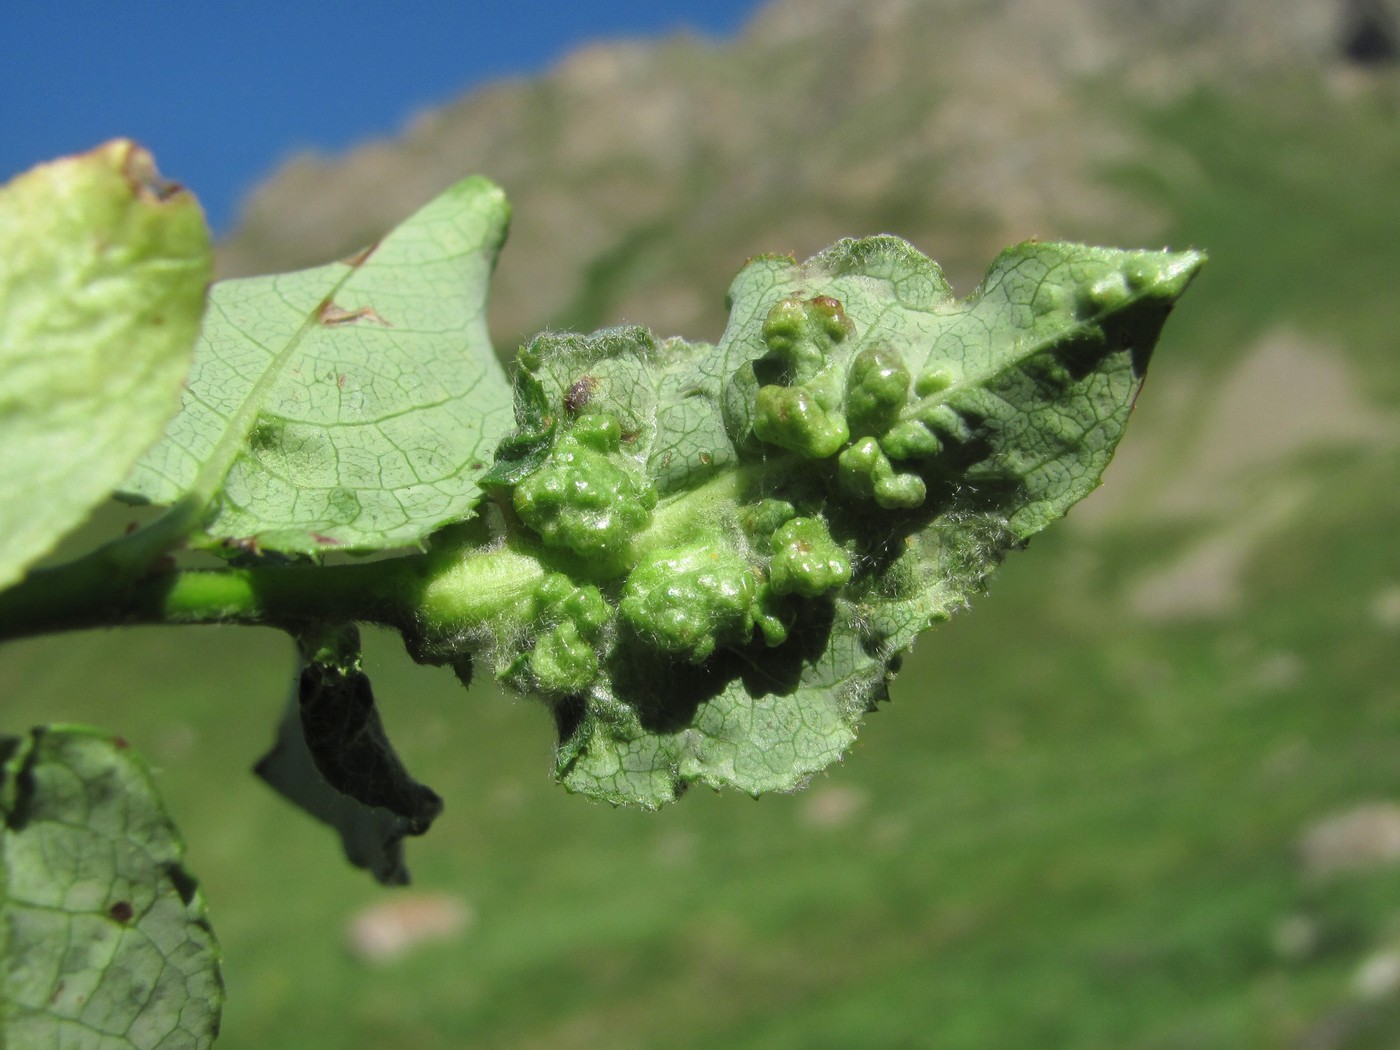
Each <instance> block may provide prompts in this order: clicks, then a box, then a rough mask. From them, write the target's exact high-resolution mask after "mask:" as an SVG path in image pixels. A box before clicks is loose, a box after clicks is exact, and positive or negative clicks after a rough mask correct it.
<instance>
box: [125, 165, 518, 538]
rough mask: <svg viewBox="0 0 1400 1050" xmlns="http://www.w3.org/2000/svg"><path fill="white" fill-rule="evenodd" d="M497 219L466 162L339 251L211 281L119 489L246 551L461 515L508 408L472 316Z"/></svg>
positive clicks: (385, 531)
mask: <svg viewBox="0 0 1400 1050" xmlns="http://www.w3.org/2000/svg"><path fill="white" fill-rule="evenodd" d="M508 217H509V209H508V208H507V206H506V203H505V198H504V196H503V195H502V193H501V191H500V190H499V189H498V188H497V187H495V186H493V185H492V184H491V183H489V182H487V181H486V180H485V179H480V178H470V179H466V180H464V181H462V182H460V183H458V184H457V185H455V186H453V187H452V188H451V189H449V190H448V191H447V192H445V193H443V194H442V195H441V196H439V197H438V198H437V199H435V200H434V201H432V202H430V203H429V204H428V205H427V206H425V207H424V208H423V209H422V210H420V211H419V212H417V213H416V214H415V215H413V216H411V217H410V218H409V219H407V220H406V221H405V222H404V223H403V224H402V225H400V226H399V227H398V228H396V229H395V230H394V231H392V232H391V233H390V234H389V235H388V236H386V237H385V238H384V239H383V240H381V241H380V242H379V243H378V244H375V245H373V246H371V247H370V248H368V249H366V250H365V251H362V252H360V253H358V254H357V255H355V256H354V257H353V258H351V259H348V260H346V261H344V262H339V263H333V264H331V265H328V266H322V267H318V268H316V269H312V270H303V271H300V272H298V273H291V274H283V275H280V276H273V277H256V278H248V279H244V280H234V281H224V282H221V283H220V284H218V285H216V286H215V287H214V289H213V291H212V292H211V295H210V307H209V316H208V318H207V320H206V323H205V326H204V330H203V333H202V335H201V338H200V341H199V346H198V349H197V351H196V355H195V364H194V369H193V372H192V374H191V377H190V383H189V387H188V389H187V391H186V393H185V396H184V401H183V404H182V407H181V411H180V414H179V416H177V417H176V418H175V420H174V421H173V422H172V423H171V424H170V426H169V428H168V429H167V430H166V434H165V438H164V440H162V441H161V442H160V443H159V444H158V445H157V446H155V447H154V448H153V449H151V450H150V452H149V453H148V454H147V455H145V456H144V457H143V458H142V459H141V462H140V463H139V464H138V466H137V468H136V470H135V471H134V472H133V473H132V475H131V476H130V478H129V479H128V480H127V482H126V485H125V488H126V490H127V494H128V495H129V496H130V497H132V498H136V499H143V500H146V501H149V502H152V503H175V502H176V501H185V502H187V503H192V504H194V505H196V506H197V507H198V508H202V509H204V511H205V514H204V519H203V524H202V533H203V537H204V539H205V540H206V542H211V543H218V542H226V543H231V544H236V545H237V546H238V547H240V548H243V549H247V548H249V547H256V548H258V549H263V550H277V551H288V552H302V553H310V552H315V551H324V550H330V549H339V550H364V551H367V550H378V549H384V548H389V547H396V546H405V545H413V544H416V543H418V542H419V541H420V540H422V538H423V537H424V536H426V535H427V534H428V533H430V532H432V531H433V530H434V529H437V528H438V527H440V526H442V525H444V524H446V523H448V522H452V521H457V520H461V519H463V518H466V517H467V516H468V515H469V513H470V511H471V508H472V507H473V505H474V504H475V502H476V500H477V498H478V496H479V494H480V490H479V488H478V483H477V479H478V477H479V476H480V475H481V474H482V473H483V472H484V471H485V469H486V466H487V463H488V462H489V459H490V454H491V450H492V449H493V448H494V447H495V444H496V442H497V440H498V439H499V438H500V436H501V434H502V432H503V431H504V430H505V429H506V427H507V425H508V423H509V419H510V405H511V393H510V387H509V384H508V382H507V380H506V378H505V374H504V372H503V371H502V369H501V366H500V363H499V362H498V361H497V360H496V357H495V354H494V352H493V351H492V349H491V344H490V341H489V337H488V334H487V330H486V316H485V308H486V292H487V286H488V282H489V278H490V274H491V269H492V267H493V266H494V264H495V259H496V254H497V252H498V251H499V250H500V246H501V243H502V241H503V240H504V237H505V231H506V224H507V220H508Z"/></svg>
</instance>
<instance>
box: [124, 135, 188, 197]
mask: <svg viewBox="0 0 1400 1050" xmlns="http://www.w3.org/2000/svg"><path fill="white" fill-rule="evenodd" d="M125 145H126V156H125V157H123V158H122V175H123V176H124V177H125V178H126V181H127V182H129V183H130V184H131V188H132V189H133V190H135V191H136V195H137V196H138V197H144V198H145V199H147V200H152V201H156V202H158V203H159V202H164V201H168V200H169V199H170V198H171V197H174V196H175V195H176V194H177V193H183V192H184V189H185V187H183V186H181V185H180V184H179V183H178V182H171V181H170V180H169V179H167V178H165V177H164V176H162V175H161V173H160V171H159V170H157V168H156V160H155V158H154V157H152V156H151V153H150V151H149V150H146V149H143V148H142V147H140V146H138V145H136V143H134V142H128V143H126V144H125Z"/></svg>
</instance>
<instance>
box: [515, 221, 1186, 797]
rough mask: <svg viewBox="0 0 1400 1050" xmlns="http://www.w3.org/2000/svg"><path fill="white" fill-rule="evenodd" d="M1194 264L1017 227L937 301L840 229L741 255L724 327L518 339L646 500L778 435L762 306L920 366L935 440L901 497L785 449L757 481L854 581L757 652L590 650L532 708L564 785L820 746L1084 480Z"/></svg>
mask: <svg viewBox="0 0 1400 1050" xmlns="http://www.w3.org/2000/svg"><path fill="white" fill-rule="evenodd" d="M1203 261H1204V257H1203V256H1202V255H1200V254H1199V253H1194V252H1183V253H1176V254H1172V253H1165V252H1120V251H1112V250H1107V249H1098V248H1088V247H1085V246H1082V245H1074V244H1039V243H1028V244H1023V245H1020V246H1017V247H1015V248H1012V249H1010V250H1008V251H1007V252H1005V253H1003V254H1002V255H1001V256H1000V257H999V258H998V259H997V260H996V261H995V263H994V264H993V266H992V267H991V269H990V271H989V273H988V275H987V277H986V279H985V281H984V282H983V283H982V285H981V286H980V287H979V288H978V289H977V290H976V291H975V292H974V293H973V294H972V295H971V296H969V297H968V298H967V299H965V300H956V299H955V298H954V297H953V296H952V293H951V291H950V290H949V287H948V285H947V283H946V281H945V280H944V278H943V275H942V273H941V271H940V270H939V268H938V267H937V265H936V264H935V263H933V262H932V261H931V260H929V259H928V258H927V257H925V256H924V255H922V254H920V253H919V252H918V251H916V250H915V249H914V248H912V247H911V246H910V245H908V244H907V243H905V242H904V241H901V240H899V239H897V238H894V237H877V238H870V239H866V240H852V241H843V242H840V243H838V244H837V245H835V246H833V247H832V248H831V249H828V250H827V251H825V252H823V253H822V254H820V255H818V256H816V257H815V258H813V259H811V260H809V261H808V262H806V263H803V264H797V263H795V262H794V261H793V260H792V259H790V258H760V259H757V260H755V261H753V262H751V263H750V264H749V265H748V266H747V267H746V268H745V269H744V270H743V272H741V273H740V275H739V276H738V278H737V279H736V280H735V282H734V284H733V286H732V287H731V290H730V294H729V299H730V304H731V307H732V316H731V320H730V323H729V326H728V328H727V329H726V331H725V334H724V336H723V337H722V339H721V340H720V342H719V344H718V345H717V346H714V347H711V346H708V345H705V344H695V343H684V342H681V341H679V340H672V341H670V342H664V343H657V342H656V341H655V340H653V339H652V338H651V336H650V335H649V334H648V333H646V332H645V331H643V330H641V329H617V330H612V331H609V332H604V333H599V334H598V335H596V336H591V337H579V336H563V337H550V338H546V339H543V340H541V341H539V342H537V344H536V345H535V347H534V348H533V349H532V354H531V357H532V360H533V361H534V362H535V363H534V366H533V367H532V368H531V369H530V371H531V373H532V374H531V376H530V377H529V381H530V382H538V383H540V384H541V385H542V387H543V393H542V395H541V396H543V398H544V399H545V400H546V401H547V402H548V403H549V404H551V405H554V406H561V407H560V409H559V415H561V416H562V415H565V414H566V413H567V410H568V402H567V399H568V397H569V396H570V391H571V390H574V391H575V392H576V391H577V390H578V384H579V382H580V378H579V377H580V376H587V377H588V382H589V396H590V403H589V406H588V408H589V411H599V412H605V413H610V414H613V415H615V416H617V418H618V419H619V420H620V422H621V427H622V430H623V432H624V433H625V434H628V435H629V439H630V444H629V446H628V447H629V450H630V452H631V454H632V455H634V456H635V457H636V459H637V460H638V461H640V462H641V463H644V464H645V469H646V472H647V474H648V476H649V477H651V478H652V479H653V480H654V481H655V483H656V486H657V490H658V492H659V494H660V497H661V504H660V506H659V507H658V513H662V512H663V511H664V508H665V506H666V504H667V501H668V499H683V498H685V494H686V493H687V492H689V491H692V490H695V489H696V488H697V487H698V486H701V485H703V484H704V483H706V482H707V481H708V480H710V479H713V478H716V477H718V476H719V475H721V474H722V473H723V472H725V471H728V470H734V469H738V468H740V467H742V466H743V465H744V464H746V463H748V464H752V463H753V462H754V461H755V459H756V458H757V459H758V460H763V459H764V457H771V456H773V455H777V454H779V453H780V452H781V450H778V449H771V448H770V449H768V450H767V451H764V450H763V449H762V448H759V449H758V451H755V449H756V447H757V445H756V443H755V440H754V436H753V420H752V412H753V404H754V399H753V395H754V393H755V392H756V390H757V388H758V385H759V384H760V382H761V381H760V380H759V379H757V378H755V372H754V369H755V368H758V369H759V370H761V369H762V367H763V363H764V360H765V357H771V354H769V347H768V346H766V345H765V343H764V342H763V336H762V332H763V325H764V319H765V317H767V316H768V315H769V312H770V310H772V309H773V308H774V306H775V304H777V303H779V302H780V301H782V300H794V301H804V302H810V301H812V300H813V299H814V298H815V297H826V298H828V299H830V300H835V301H836V302H838V303H839V304H840V307H841V308H842V309H843V310H844V315H845V317H846V318H848V319H849V320H850V321H851V322H853V334H852V336H851V337H850V338H849V339H848V340H847V341H846V343H845V344H844V345H843V352H845V353H848V354H849V355H852V356H853V355H855V354H856V353H858V352H860V351H861V350H863V349H865V348H872V347H879V348H883V350H884V351H889V352H892V353H893V355H894V356H896V357H897V358H899V359H901V360H902V361H903V362H904V364H905V366H907V368H908V370H909V372H910V373H911V374H912V375H914V376H916V377H923V378H921V379H920V380H919V381H920V382H923V381H924V379H927V381H928V385H927V387H925V388H924V389H926V390H928V391H929V393H927V395H926V396H914V397H911V400H910V404H909V406H907V407H906V413H907V414H909V416H910V418H919V419H931V420H934V421H935V424H936V425H937V426H940V427H943V428H944V429H945V431H946V433H944V436H943V441H944V445H945V451H944V452H943V453H941V454H940V455H939V456H938V457H935V458H933V459H931V460H929V461H927V462H923V463H919V464H916V466H915V467H914V468H911V469H917V470H918V471H920V472H921V477H922V479H923V481H924V482H925V483H926V484H927V487H928V496H927V499H926V500H925V501H924V502H923V504H922V505H920V506H918V507H915V508H910V509H907V510H898V509H896V510H893V511H886V510H884V509H882V508H880V507H875V506H874V505H872V504H864V505H861V504H860V503H858V502H857V501H853V500H852V499H851V498H850V497H849V496H843V495H840V494H838V493H837V492H836V491H835V489H834V488H833V485H832V481H831V478H832V473H831V471H829V470H828V472H827V473H826V474H822V473H821V470H823V469H827V468H818V469H817V470H816V473H815V474H814V473H813V471H812V469H810V464H809V463H806V462H801V463H797V464H796V465H795V466H794V469H793V473H794V475H795V476H796V475H798V474H801V475H802V477H801V478H797V477H795V478H794V480H792V481H791V482H789V481H786V480H783V479H782V477H781V475H782V473H783V472H782V471H777V472H775V473H777V474H778V475H779V480H776V481H771V482H767V483H766V484H768V485H769V486H770V491H767V492H764V493H760V495H764V496H769V497H778V498H784V499H791V500H792V501H793V502H794V503H796V504H797V505H798V506H799V507H801V506H803V505H804V504H803V502H802V501H803V500H806V501H807V502H806V504H805V505H807V506H810V507H812V508H813V510H812V511H811V513H814V514H815V513H820V514H821V515H822V516H823V517H824V519H825V520H826V522H827V524H828V525H829V527H830V529H831V532H832V534H833V536H835V537H836V539H837V540H838V541H840V542H842V543H843V544H844V545H845V548H846V549H847V550H848V551H849V552H851V553H852V554H853V557H854V558H855V559H856V562H857V566H858V568H857V573H856V576H855V578H854V579H853V580H852V581H851V583H850V584H849V585H847V586H845V587H844V588H842V589H841V590H840V591H839V593H837V594H836V595H835V596H834V597H832V598H827V599H822V600H818V601H814V602H812V603H810V605H809V606H808V607H807V608H805V609H804V610H803V611H802V612H801V613H800V614H799V615H798V617H797V621H796V623H795V624H794V626H793V629H792V634H791V636H790V637H789V639H788V641H787V642H785V643H784V644H783V645H781V646H779V647H778V648H775V649H765V648H764V646H763V644H762V642H761V641H757V640H755V641H754V642H752V644H750V645H747V646H741V647H738V648H734V647H731V648H730V649H728V650H727V651H725V650H721V651H720V652H718V653H717V654H716V655H714V656H713V657H711V658H710V659H708V660H707V661H705V662H704V663H703V664H702V665H700V666H693V665H689V664H684V663H679V664H678V663H675V662H671V663H664V662H663V663H656V664H653V663H646V662H642V663H640V664H639V663H638V661H637V660H636V659H635V655H634V654H633V653H632V652H630V651H625V650H623V649H615V650H613V651H612V653H611V655H610V656H607V655H605V669H604V673H603V674H602V675H601V676H600V677H599V680H598V681H597V682H596V683H595V684H594V685H593V686H592V687H590V688H589V689H588V690H587V692H586V693H585V694H583V695H580V696H577V697H574V698H571V699H567V700H565V701H563V702H561V703H557V704H556V705H555V712H556V718H557V721H558V723H559V728H560V745H559V749H558V765H557V772H558V776H559V777H560V779H561V780H562V781H563V783H564V784H565V785H566V786H567V787H569V788H570V789H572V790H575V791H579V792H582V793H584V794H587V795H590V796H593V797H596V798H600V799H604V800H607V801H610V802H613V803H620V804H633V805H641V806H645V807H652V806H656V805H659V804H661V803H664V802H667V801H670V800H672V799H674V798H675V797H677V796H678V795H679V794H680V793H681V792H682V791H683V790H684V789H685V788H686V787H687V786H688V785H690V784H692V783H700V784H706V785H709V786H711V787H714V788H719V787H735V788H738V789H740V790H743V791H745V792H749V793H751V794H755V795H757V794H760V793H762V792H766V791H772V790H789V789H792V788H794V787H797V786H800V785H801V784H802V783H803V782H804V781H805V779H806V778H807V777H809V776H810V775H812V774H813V773H815V772H817V771H819V770H821V769H823V768H825V767H826V766H827V765H829V764H830V763H831V762H833V761H835V760H837V759H838V758H840V757H841V755H842V754H843V753H844V752H845V750H846V749H847V748H848V747H849V746H850V744H851V743H852V741H853V740H854V739H855V734H856V729H857V726H858V724H859V722H860V720H861V718H862V716H863V715H864V714H865V713H866V712H867V711H869V710H871V709H872V708H873V707H874V705H875V704H876V703H878V702H879V701H880V700H883V699H885V698H886V695H887V684H888V681H889V680H890V678H891V677H892V675H893V673H894V671H895V670H896V668H897V666H898V661H899V657H900V655H901V654H902V653H903V652H904V651H905V650H907V649H908V648H909V646H910V645H911V644H912V642H913V641H914V639H915V638H916V637H917V636H918V635H919V634H920V633H921V632H922V631H924V630H925V629H927V628H928V627H930V626H931V625H932V624H934V623H936V622H938V621H941V620H943V619H945V618H947V617H948V616H949V615H950V614H951V613H952V612H953V611H955V610H956V609H958V608H960V607H962V606H963V605H965V604H966V602H967V601H968V599H969V598H970V597H972V596H973V595H975V594H976V593H977V592H978V591H979V590H980V589H981V588H982V586H983V584H984V582H985V580H986V578H987V577H988V576H989V574H990V573H992V572H993V571H994V570H995V568H996V567H997V566H998V565H999V563H1000V561H1001V559H1002V558H1003V556H1004V555H1005V553H1006V552H1007V551H1009V550H1011V549H1014V548H1017V547H1020V546H1022V545H1024V544H1025V542H1026V541H1027V540H1028V539H1029V538H1030V537H1031V536H1032V535H1034V534H1035V533H1036V532H1038V531H1040V530H1041V529H1042V528H1044V527H1045V526H1046V525H1048V524H1049V523H1050V522H1052V521H1054V520H1056V519H1058V518H1059V517H1061V516H1063V515H1064V513H1065V512H1066V511H1067V510H1068V509H1069V508H1070V507H1071V506H1072V505H1073V504H1074V503H1076V502H1077V501H1078V500H1080V499H1082V498H1083V497H1085V496H1086V495H1088V494H1089V493H1090V492H1091V491H1092V490H1093V489H1094V488H1095V487H1097V486H1098V484H1099V481H1100V477H1101V475H1102V473H1103V470H1104V468H1105V467H1106V466H1107V464H1108V461H1109V458H1110V457H1111V455H1112V453H1113V450H1114V448H1115V446H1116V445H1117V443H1118V440H1119V438H1120V437H1121V436H1122V433H1123V429H1124V426H1125V425H1126V422H1127V418H1128V414H1129V410H1130V409H1131V407H1132V404H1133V401H1134V399H1135V397H1136V396H1137V392H1138V389H1139V387H1140V385H1141V383H1142V380H1143V376H1144V373H1145V370H1146V367H1147V362H1148V358H1149V356H1150V354H1151V351H1152V349H1153V347H1154V345H1155V343H1156V340H1157V336H1158V333H1159V331H1160V329H1161V326H1162V323H1163V321H1164V320H1165V318H1166V316H1167V314H1168V312H1169V311H1170V308H1171V305H1172V303H1173V302H1174V301H1175V299H1176V298H1177V297H1178V296H1179V295H1180V294H1181V293H1182V291H1184V289H1185V287H1186V285H1187V284H1188V283H1189V281H1190V279H1191V277H1192V276H1193V275H1194V274H1195V272H1196V271H1197V270H1198V269H1199V267H1200V266H1201V264H1202V263H1203ZM746 375H747V376H748V379H747V386H746V385H745V380H744V377H745V376H746ZM736 376H737V377H738V378H737V381H736V380H733V379H731V378H730V377H736ZM523 415H525V413H522V416H523ZM533 415H535V416H538V415H539V410H538V409H535V410H533ZM931 425H933V424H931ZM522 429H523V430H528V419H525V418H522ZM526 445H527V450H526V453H523V454H522V455H524V454H528V442H527V443H526ZM509 469H510V468H509V465H506V466H501V465H498V467H497V470H501V471H508V470H509ZM804 472H805V473H804ZM813 477H815V478H816V479H817V480H815V481H813V480H812V479H813ZM814 485H815V487H816V493H815V495H813V492H812V489H813V486H814Z"/></svg>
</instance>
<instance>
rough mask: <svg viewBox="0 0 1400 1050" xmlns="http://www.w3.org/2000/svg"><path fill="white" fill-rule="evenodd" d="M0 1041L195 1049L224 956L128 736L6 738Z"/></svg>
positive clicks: (219, 1002)
mask: <svg viewBox="0 0 1400 1050" xmlns="http://www.w3.org/2000/svg"><path fill="white" fill-rule="evenodd" d="M0 815H3V817H4V824H3V826H0V878H3V895H2V896H0V1046H7V1047H14V1048H16V1050H18V1048H20V1047H65V1048H70V1050H86V1048H92V1050H118V1048H131V1050H152V1048H156V1047H160V1048H170V1050H174V1048H177V1047H178V1048H182V1050H183V1048H191V1050H192V1048H196V1047H206V1046H209V1045H211V1044H212V1043H213V1041H214V1037H215V1036H216V1035H217V1034H218V1030H219V1012H220V1010H221V1009H222V1006H223V998H224V996H223V986H222V983H221V981H220V977H219V949H218V945H217V944H216V942H215V940H214V935H213V933H212V932H211V931H210V929H209V923H208V921H207V920H206V918H205V915H204V901H203V898H202V896H201V895H200V893H199V891H198V890H197V889H196V886H195V882H194V879H193V878H192V877H191V876H190V874H189V872H188V871H186V870H185V867H184V853H185V850H184V845H183V843H182V842H181V841H180V837H179V834H178V833H177V832H176V830H175V828H174V826H173V825H172V824H171V823H170V820H169V818H168V817H167V816H166V815H165V812H164V810H163V808H162V806H161V803H160V799H159V798H158V797H157V795H156V790H155V786H154V785H153V784H152V782H151V777H150V774H149V773H148V772H147V770H146V767H145V765H144V763H142V762H141V761H140V760H139V759H138V758H137V757H136V756H135V755H134V754H133V753H132V752H131V751H130V750H129V749H128V748H127V746H126V744H125V743H124V742H123V741H121V740H116V739H113V738H111V737H109V736H106V735H105V734H102V733H100V732H97V731H96V730H91V729H82V728H74V727H50V728H45V729H35V730H34V731H33V732H31V733H30V734H29V735H28V736H25V737H22V738H20V737H4V738H0Z"/></svg>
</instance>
